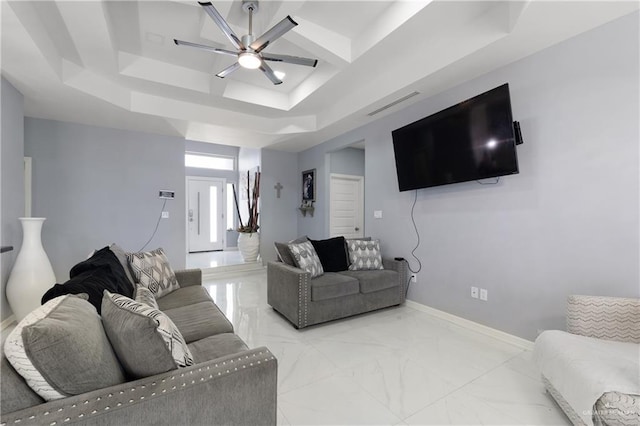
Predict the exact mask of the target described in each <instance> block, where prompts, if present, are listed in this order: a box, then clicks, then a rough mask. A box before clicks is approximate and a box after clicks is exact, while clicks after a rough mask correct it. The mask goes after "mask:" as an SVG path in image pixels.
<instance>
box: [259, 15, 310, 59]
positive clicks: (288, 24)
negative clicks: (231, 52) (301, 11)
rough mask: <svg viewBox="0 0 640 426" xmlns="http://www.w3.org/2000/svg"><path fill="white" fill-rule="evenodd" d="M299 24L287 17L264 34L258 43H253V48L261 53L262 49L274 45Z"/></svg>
mask: <svg viewBox="0 0 640 426" xmlns="http://www.w3.org/2000/svg"><path fill="white" fill-rule="evenodd" d="M296 25H298V24H297V22H296V21H294V20H293V19H292V18H291V16H287V17H286V18H284V19H283V20H282V21H280V22H278V23H277V24H275V25H274V26H273V27H271V29H270V30H268V31H267V32H266V33H264V34H262V35H261V36H260V37H258V39H257V40H256V41H254V42H253V43H251V46H250V47H251V48H252V49H253V50H255V51H256V52H260V51H261V50H262V49H264V48H265V47H267V46H268V45H269V44H271V43H273V42H274V41H276V40H277V39H279V38H280V37H282V36H283V35H284V34H285V33H287V31H289V30H290V29H292V28H293V27H295V26H296Z"/></svg>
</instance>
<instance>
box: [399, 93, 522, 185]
mask: <svg viewBox="0 0 640 426" xmlns="http://www.w3.org/2000/svg"><path fill="white" fill-rule="evenodd" d="M392 138H393V150H394V154H395V159H396V172H397V174H398V186H399V187H400V191H409V190H412V189H419V188H428V187H432V186H439V185H446V184H450V183H458V182H467V181H473V180H479V179H486V178H492V177H498V176H505V175H511V174H516V173H518V157H517V155H516V141H515V134H514V128H513V117H512V115H511V99H510V97H509V85H508V84H503V85H502V86H499V87H496V88H495V89H492V90H489V91H488V92H485V93H482V94H480V95H478V96H475V97H473V98H471V99H468V100H466V101H464V102H460V103H459V104H457V105H454V106H452V107H449V108H447V109H445V110H442V111H440V112H437V113H435V114H433V115H430V116H428V117H425V118H423V119H421V120H418V121H416V122H414V123H411V124H408V125H406V126H404V127H401V128H399V129H396V130H394V131H393V132H392Z"/></svg>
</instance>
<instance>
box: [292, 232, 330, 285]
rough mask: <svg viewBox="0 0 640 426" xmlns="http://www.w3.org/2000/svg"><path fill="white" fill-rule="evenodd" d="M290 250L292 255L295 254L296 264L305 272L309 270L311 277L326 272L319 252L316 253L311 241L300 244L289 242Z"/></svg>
mask: <svg viewBox="0 0 640 426" xmlns="http://www.w3.org/2000/svg"><path fill="white" fill-rule="evenodd" d="M289 251H291V256H293V260H294V261H295V262H296V266H297V267H298V268H300V269H302V270H303V271H305V272H309V273H310V274H311V278H315V277H319V276H320V275H322V274H324V269H322V263H320V258H319V257H318V253H316V250H315V249H314V248H313V245H312V244H311V243H310V242H309V241H305V242H304V243H299V244H289Z"/></svg>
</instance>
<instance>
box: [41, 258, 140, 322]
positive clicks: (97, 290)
mask: <svg viewBox="0 0 640 426" xmlns="http://www.w3.org/2000/svg"><path fill="white" fill-rule="evenodd" d="M69 276H70V277H71V278H70V279H69V281H67V282H66V283H64V284H56V285H54V286H53V287H51V288H50V289H49V290H47V292H46V293H45V294H44V296H42V300H41V303H42V304H44V303H45V302H47V301H49V300H51V299H54V298H56V297H58V296H62V295H65V294H80V293H86V294H88V295H89V303H91V304H92V305H93V306H95V308H96V310H97V311H98V313H100V307H101V306H102V292H103V291H104V290H109V291H110V292H111V293H118V294H122V295H124V296H127V297H132V296H133V287H132V286H131V283H130V282H129V280H128V279H127V276H126V274H125V272H124V269H123V267H122V264H120V262H119V261H118V258H117V257H116V256H115V254H113V252H112V251H111V250H109V247H105V248H103V249H100V250H98V251H97V252H95V253H94V254H93V256H91V257H90V258H89V259H87V260H85V261H84V262H80V263H78V264H77V265H75V266H74V267H73V268H71V271H69Z"/></svg>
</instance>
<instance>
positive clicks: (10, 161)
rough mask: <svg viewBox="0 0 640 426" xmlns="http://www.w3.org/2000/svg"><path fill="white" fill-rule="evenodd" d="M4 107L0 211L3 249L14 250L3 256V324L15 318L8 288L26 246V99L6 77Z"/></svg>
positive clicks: (0, 299)
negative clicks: (20, 254) (24, 160)
mask: <svg viewBox="0 0 640 426" xmlns="http://www.w3.org/2000/svg"><path fill="white" fill-rule="evenodd" d="M0 95H1V96H0V97H1V98H2V101H1V102H2V104H1V106H0V111H1V113H2V117H1V118H0V128H1V129H2V133H1V138H2V139H0V161H1V164H2V169H1V176H0V185H1V188H2V196H1V201H0V203H1V207H0V211H1V213H0V222H1V223H2V228H1V229H0V233H1V234H0V240H1V243H2V244H1V245H3V246H13V251H11V252H6V253H2V255H1V256H2V264H1V266H0V278H1V279H2V295H1V296H0V320H5V319H6V318H7V317H9V316H11V314H12V313H13V312H11V308H10V307H9V304H8V303H7V297H6V294H5V287H6V285H7V281H8V279H9V274H10V273H11V268H12V267H13V263H14V262H15V259H16V255H17V254H18V250H20V246H21V245H22V227H21V226H20V222H19V221H18V218H19V217H22V216H24V166H23V158H24V113H23V111H24V97H23V96H22V94H21V93H20V92H18V91H17V90H16V88H15V87H13V86H12V85H11V83H9V82H8V81H7V80H5V79H4V77H2V87H1V89H0Z"/></svg>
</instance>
